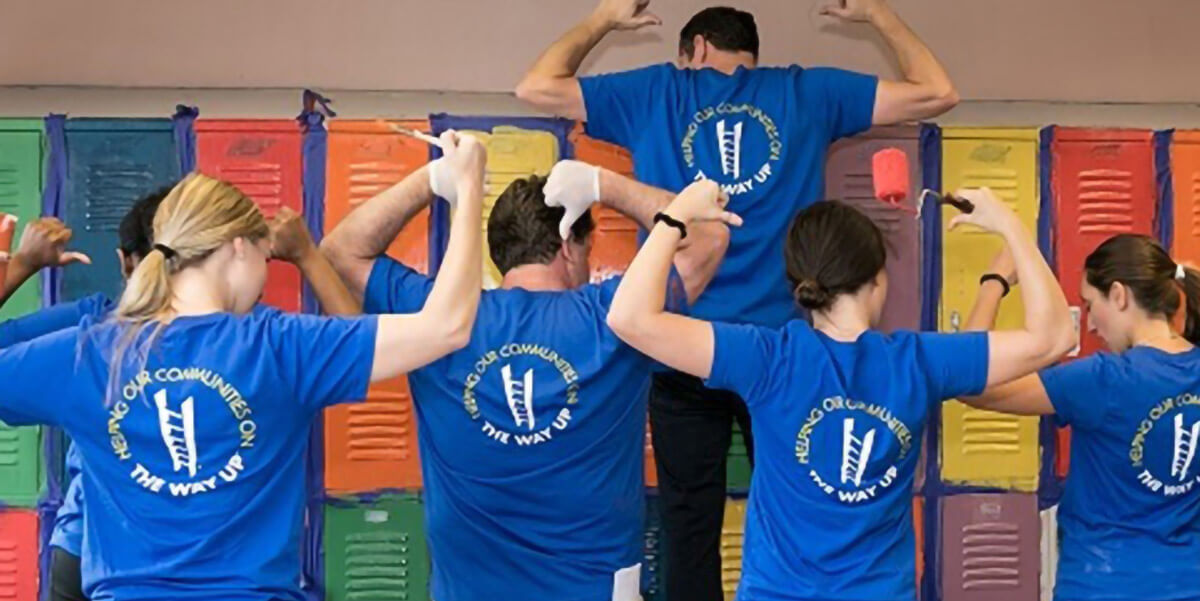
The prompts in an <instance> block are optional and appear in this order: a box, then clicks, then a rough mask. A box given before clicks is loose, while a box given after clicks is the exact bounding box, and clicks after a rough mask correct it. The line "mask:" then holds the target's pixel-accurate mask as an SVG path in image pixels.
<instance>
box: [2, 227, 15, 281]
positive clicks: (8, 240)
mask: <svg viewBox="0 0 1200 601" xmlns="http://www.w3.org/2000/svg"><path fill="white" fill-rule="evenodd" d="M16 229H17V218H16V217H13V216H12V215H8V214H6V213H0V254H3V255H5V257H4V259H3V260H0V282H3V281H4V278H6V277H8V257H7V255H8V253H10V252H11V251H12V241H13V232H15V231H16Z"/></svg>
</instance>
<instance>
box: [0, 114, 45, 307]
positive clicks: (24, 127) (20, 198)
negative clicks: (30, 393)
mask: <svg viewBox="0 0 1200 601" xmlns="http://www.w3.org/2000/svg"><path fill="white" fill-rule="evenodd" d="M0 213H8V214H10V215H16V216H17V219H19V220H20V221H19V222H18V224H17V231H16V235H15V236H14V237H13V247H14V250H15V248H16V245H17V241H18V240H20V239H21V238H20V237H21V232H23V231H24V229H25V226H26V225H28V224H29V223H30V222H31V221H33V220H34V219H37V218H38V217H39V216H40V215H41V214H42V122H41V121H40V120H36V119H0ZM41 306H42V294H41V279H40V278H38V277H33V278H30V279H29V281H27V282H25V285H24V286H21V287H20V288H19V289H18V290H17V291H16V292H15V293H14V294H13V296H12V298H11V299H9V301H8V302H7V303H5V304H4V307H0V320H5V319H10V318H12V317H17V316H18V315H24V314H26V313H30V312H32V311H35V310H37V309H38V308H40V307H41Z"/></svg>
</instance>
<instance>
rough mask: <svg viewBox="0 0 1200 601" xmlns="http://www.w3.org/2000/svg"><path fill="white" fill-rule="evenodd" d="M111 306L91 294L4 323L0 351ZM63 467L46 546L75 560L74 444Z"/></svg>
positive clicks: (78, 514)
mask: <svg viewBox="0 0 1200 601" xmlns="http://www.w3.org/2000/svg"><path fill="white" fill-rule="evenodd" d="M113 307H115V304H114V303H113V302H112V300H111V299H109V298H108V297H107V296H105V295H103V294H93V295H91V296H86V297H84V298H81V299H79V300H76V301H71V302H68V303H59V304H57V305H54V306H52V307H47V308H45V309H42V310H40V311H35V312H33V313H30V314H29V315H23V316H21V317H15V318H13V319H9V320H6V321H4V322H3V323H0V349H2V348H7V347H10V346H12V345H14V344H17V343H20V342H26V341H29V340H33V339H34V338H37V337H39V336H45V335H46V334H50V333H53V332H57V331H59V330H64V329H66V328H71V327H74V326H77V325H79V322H80V320H82V319H83V318H84V317H85V316H91V317H95V318H100V317H103V316H105V315H108V313H109V312H110V311H112V309H113ZM66 464H67V481H68V483H69V484H68V485H67V492H66V493H65V494H64V495H63V504H62V506H61V507H59V508H58V513H57V514H56V515H55V516H54V532H53V534H51V536H50V545H51V546H54V547H58V548H60V549H62V550H64V551H66V552H68V553H70V554H72V555H75V556H77V557H78V556H79V555H80V554H81V553H82V552H83V483H82V482H80V481H79V478H78V476H79V472H80V470H81V469H82V459H81V458H80V457H79V451H78V450H76V449H75V444H74V443H71V445H70V446H69V447H68V448H67V461H66Z"/></svg>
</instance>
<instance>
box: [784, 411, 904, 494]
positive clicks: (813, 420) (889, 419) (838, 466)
mask: <svg viewBox="0 0 1200 601" xmlns="http://www.w3.org/2000/svg"><path fill="white" fill-rule="evenodd" d="M912 447H913V435H912V431H911V430H909V428H908V426H907V425H906V424H905V423H904V422H902V421H900V419H899V418H897V417H896V416H895V415H893V414H892V412H891V410H889V409H888V408H886V407H881V406H879V405H875V404H872V403H866V402H863V401H856V400H853V399H846V398H843V397H829V398H827V399H825V400H824V401H821V404H820V405H819V406H817V407H814V408H813V409H812V411H810V412H809V415H808V419H806V420H805V422H804V425H803V426H801V428H800V432H799V433H798V434H796V460H797V461H799V462H800V463H801V464H802V465H805V466H807V467H808V468H809V469H808V477H809V479H810V480H811V481H812V483H813V484H814V485H815V486H816V487H817V488H819V489H820V490H821V492H823V493H825V494H826V495H829V496H830V497H833V498H834V499H836V500H837V501H839V502H841V503H844V504H847V505H856V504H859V503H865V502H869V501H872V500H874V499H876V498H877V497H879V496H880V495H881V494H883V492H884V491H885V490H887V489H888V488H890V487H892V486H893V485H894V484H895V483H896V480H897V479H898V478H899V474H900V473H899V469H898V468H897V467H896V466H897V464H899V463H900V462H901V461H902V460H904V458H905V457H907V456H908V454H909V452H911V451H912Z"/></svg>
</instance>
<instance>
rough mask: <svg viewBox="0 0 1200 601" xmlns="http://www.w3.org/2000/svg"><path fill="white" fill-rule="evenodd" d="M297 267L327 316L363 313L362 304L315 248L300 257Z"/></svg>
mask: <svg viewBox="0 0 1200 601" xmlns="http://www.w3.org/2000/svg"><path fill="white" fill-rule="evenodd" d="M296 267H298V268H300V274H301V275H303V276H304V279H305V280H306V281H307V282H308V285H309V286H311V287H312V289H313V293H315V294H316V295H317V301H318V302H319V303H321V309H322V310H323V311H324V312H325V314H326V315H358V314H360V313H362V305H361V303H360V302H359V301H358V299H356V298H355V297H354V295H353V294H351V292H350V289H349V288H347V287H346V283H345V282H344V281H342V278H341V277H340V276H338V274H337V272H336V271H334V269H333V265H331V264H330V263H329V260H328V259H326V258H325V255H323V254H321V253H320V252H318V251H317V250H316V249H315V248H314V249H313V250H312V252H309V253H306V254H305V255H304V256H302V257H300V260H299V261H297V262H296Z"/></svg>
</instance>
